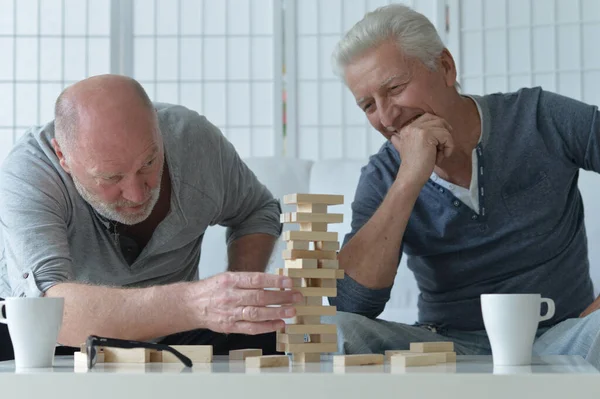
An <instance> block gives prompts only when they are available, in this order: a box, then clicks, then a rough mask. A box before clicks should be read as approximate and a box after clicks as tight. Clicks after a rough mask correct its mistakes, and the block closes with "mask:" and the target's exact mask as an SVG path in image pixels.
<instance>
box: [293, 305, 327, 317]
mask: <svg viewBox="0 0 600 399" xmlns="http://www.w3.org/2000/svg"><path fill="white" fill-rule="evenodd" d="M294 307H295V308H296V316H335V315H336V307H335V306H294Z"/></svg>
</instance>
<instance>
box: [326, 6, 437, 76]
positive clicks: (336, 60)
mask: <svg viewBox="0 0 600 399" xmlns="http://www.w3.org/2000/svg"><path fill="white" fill-rule="evenodd" d="M390 39H393V40H395V41H396V43H397V45H398V48H399V49H400V50H401V51H402V53H403V54H404V55H405V56H407V57H408V58H412V59H417V60H420V61H421V62H422V63H423V64H425V66H427V67H428V68H429V69H430V70H436V68H437V60H438V58H439V56H440V55H441V53H442V51H443V50H444V48H445V46H444V43H443V42H442V39H441V38H440V36H439V35H438V33H437V31H436V29H435V27H434V26H433V24H432V23H431V22H430V21H429V20H428V19H427V18H426V17H425V16H424V15H423V14H420V13H418V12H416V11H414V10H413V9H411V8H409V7H407V6H405V5H402V4H390V5H387V6H384V7H380V8H378V9H376V10H375V11H372V12H369V13H367V14H366V15H365V16H364V18H363V19H362V20H360V21H359V22H357V23H356V24H355V25H354V26H353V27H352V28H351V29H350V30H349V31H348V32H347V33H346V35H345V36H344V37H343V38H342V39H341V40H340V41H339V42H338V44H337V45H336V47H335V49H334V51H333V55H332V63H333V69H334V73H335V74H336V75H337V76H339V77H341V78H343V77H344V71H345V68H346V67H347V66H348V65H349V64H351V63H352V62H353V61H354V60H356V58H357V57H360V56H361V55H362V54H364V53H365V52H366V51H367V50H369V49H371V48H374V47H376V46H378V45H380V44H381V43H382V42H385V41H386V40H390Z"/></svg>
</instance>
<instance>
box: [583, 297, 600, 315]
mask: <svg viewBox="0 0 600 399" xmlns="http://www.w3.org/2000/svg"><path fill="white" fill-rule="evenodd" d="M598 309H600V296H598V298H596V300H595V301H594V302H592V304H591V305H590V306H588V307H587V308H586V309H585V310H584V311H583V312H581V314H580V315H579V317H585V316H587V315H589V314H590V313H592V312H594V311H596V310H598Z"/></svg>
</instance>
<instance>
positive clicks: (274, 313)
mask: <svg viewBox="0 0 600 399" xmlns="http://www.w3.org/2000/svg"><path fill="white" fill-rule="evenodd" d="M236 313H237V317H236V318H237V319H238V320H239V321H254V322H257V321H269V320H281V319H289V318H290V317H294V316H295V315H296V309H295V308H294V307H291V306H281V307H261V306H241V307H239V308H238V310H237V312H236Z"/></svg>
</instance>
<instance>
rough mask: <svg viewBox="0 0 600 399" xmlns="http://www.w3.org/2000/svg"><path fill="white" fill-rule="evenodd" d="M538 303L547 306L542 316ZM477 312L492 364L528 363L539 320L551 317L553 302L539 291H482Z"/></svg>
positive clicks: (517, 364) (518, 364) (511, 364)
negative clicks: (489, 292)
mask: <svg viewBox="0 0 600 399" xmlns="http://www.w3.org/2000/svg"><path fill="white" fill-rule="evenodd" d="M542 303H546V304H547V305H548V311H547V312H546V314H545V315H543V316H541V315H540V313H541V305H542ZM481 311H482V314H483V323H484V325H485V330H486V332H487V335H488V338H489V340H490V345H491V347H492V357H493V360H494V365H496V366H525V365H530V364H531V355H532V352H533V342H534V340H535V334H536V332H537V329H538V325H539V323H540V322H541V321H544V320H548V319H550V318H552V317H553V316H554V301H553V300H552V299H549V298H542V296H541V295H540V294H483V295H481Z"/></svg>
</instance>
